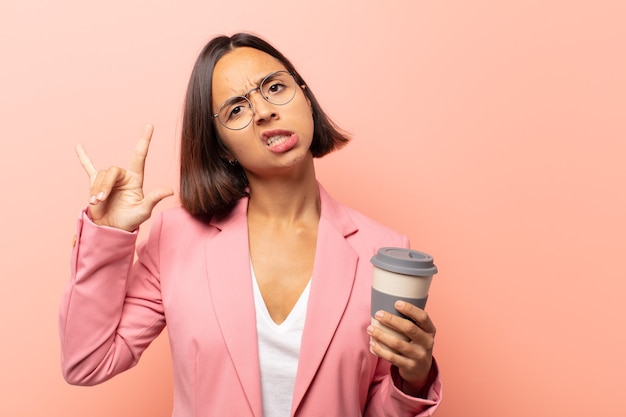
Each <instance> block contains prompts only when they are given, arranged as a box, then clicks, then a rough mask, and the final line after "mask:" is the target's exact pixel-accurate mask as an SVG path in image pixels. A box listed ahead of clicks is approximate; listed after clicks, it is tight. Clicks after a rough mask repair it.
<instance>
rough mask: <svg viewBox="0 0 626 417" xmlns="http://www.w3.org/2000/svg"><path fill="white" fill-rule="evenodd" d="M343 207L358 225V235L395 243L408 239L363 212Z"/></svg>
mask: <svg viewBox="0 0 626 417" xmlns="http://www.w3.org/2000/svg"><path fill="white" fill-rule="evenodd" d="M343 207H344V210H345V211H346V213H347V214H348V216H350V218H351V219H352V221H353V222H354V224H355V225H356V227H357V229H358V232H357V235H361V236H362V237H365V238H372V239H374V238H375V239H376V240H383V241H389V242H393V244H394V245H398V244H400V243H398V242H402V241H403V240H405V239H406V236H405V235H404V234H402V233H400V232H398V231H396V230H394V229H392V228H390V227H388V226H386V225H384V224H382V223H380V222H378V221H377V220H374V219H372V218H371V217H369V216H367V215H365V214H363V213H362V212H360V211H358V210H355V209H353V208H350V207H346V206H343Z"/></svg>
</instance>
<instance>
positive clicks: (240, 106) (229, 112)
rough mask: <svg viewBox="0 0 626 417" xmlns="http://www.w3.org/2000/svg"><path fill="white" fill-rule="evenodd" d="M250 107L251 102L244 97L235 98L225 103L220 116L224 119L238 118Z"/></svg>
mask: <svg viewBox="0 0 626 417" xmlns="http://www.w3.org/2000/svg"><path fill="white" fill-rule="evenodd" d="M249 107H250V104H249V103H248V101H247V100H246V99H244V98H243V97H237V98H233V99H232V100H229V102H227V103H225V104H224V106H223V108H222V111H220V117H222V118H223V120H233V119H236V118H238V117H241V116H242V115H243V114H245V113H246V109H247V108H249Z"/></svg>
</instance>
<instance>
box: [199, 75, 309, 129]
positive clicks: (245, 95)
mask: <svg viewBox="0 0 626 417" xmlns="http://www.w3.org/2000/svg"><path fill="white" fill-rule="evenodd" d="M281 72H285V73H287V74H289V75H290V76H291V78H292V79H293V82H294V84H295V87H296V90H294V93H293V96H291V98H290V99H289V100H287V101H286V102H284V103H283V104H276V103H272V102H271V101H269V99H268V98H267V97H265V95H264V94H263V90H261V86H263V84H264V83H265V82H266V81H267V80H268V79H269V78H270V77H272V76H274V75H276V74H278V73H281ZM297 87H299V85H298V81H297V80H296V76H295V75H294V74H293V72H291V71H288V70H278V71H274V72H270V73H269V74H267V75H266V76H265V77H263V79H262V80H261V82H260V83H259V85H258V86H257V87H254V88H251V89H250V90H248V91H247V92H246V93H245V94H244V95H240V96H232V97H229V98H227V99H226V100H224V101H223V102H222V104H220V105H219V107H218V108H217V113H215V114H213V115H212V116H211V120H215V119H216V118H217V120H218V121H219V122H220V124H221V125H222V126H224V127H225V128H226V129H228V130H243V129H245V128H246V127H248V126H250V123H252V120H254V115H255V110H254V105H253V104H252V101H250V99H249V98H248V96H250V94H252V93H253V92H254V91H257V90H258V91H259V94H261V97H263V100H265V101H266V102H268V103H270V104H272V105H274V106H284V105H287V104H289V103H291V102H292V101H293V99H294V98H295V97H296V94H297ZM235 98H243V99H244V100H246V101H247V102H248V104H249V105H250V106H249V108H250V109H252V117H250V120H249V121H248V123H246V124H245V125H244V126H242V127H238V128H232V127H228V126H226V123H224V122H223V121H222V119H220V117H219V111H220V109H221V108H222V106H224V104H226V103H227V102H229V101H231V100H233V99H235Z"/></svg>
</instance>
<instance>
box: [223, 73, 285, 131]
mask: <svg viewBox="0 0 626 417" xmlns="http://www.w3.org/2000/svg"><path fill="white" fill-rule="evenodd" d="M256 90H259V91H260V92H261V95H262V96H263V98H264V99H265V100H266V101H267V102H269V103H271V104H275V105H278V106H282V105H285V104H287V103H289V102H290V101H291V100H292V99H293V97H294V96H295V95H296V82H295V80H294V79H293V76H292V75H291V74H290V73H289V72H287V71H277V72H274V73H272V74H269V75H268V76H267V77H265V78H264V79H263V81H262V82H261V85H260V86H259V88H257V89H255V90H252V91H250V92H249V93H248V94H246V95H247V96H248V95H249V94H251V93H252V92H254V91H256ZM253 116H254V110H253V108H252V103H251V102H250V100H249V99H248V97H244V96H237V97H231V98H229V99H228V100H226V101H225V102H224V103H222V105H221V106H220V107H219V110H218V112H217V117H218V119H219V121H220V123H222V124H223V125H224V126H225V127H227V128H228V129H232V130H239V129H243V128H244V127H246V126H248V125H249V124H250V122H251V121H252V118H253Z"/></svg>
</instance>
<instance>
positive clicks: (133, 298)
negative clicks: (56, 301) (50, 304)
mask: <svg viewBox="0 0 626 417" xmlns="http://www.w3.org/2000/svg"><path fill="white" fill-rule="evenodd" d="M160 223H161V222H160V217H159V218H157V219H155V222H154V224H153V227H152V229H151V234H150V235H151V236H150V239H148V243H147V244H145V245H144V246H143V247H142V248H141V249H140V252H143V255H144V256H142V257H141V258H142V260H141V261H138V262H136V263H135V264H134V265H133V262H134V258H135V243H136V240H137V231H135V232H133V233H129V232H126V231H122V230H118V229H114V228H109V227H101V226H97V225H95V224H94V223H93V222H92V221H91V220H90V219H89V217H88V216H87V214H86V211H83V212H82V213H81V217H80V219H79V221H78V228H77V229H78V230H77V236H76V244H75V246H74V248H73V251H72V256H71V278H70V281H69V283H68V285H67V287H66V290H65V292H64V294H63V298H62V301H61V307H60V313H59V333H60V338H61V365H62V371H63V376H64V378H65V380H66V381H67V382H69V383H70V384H75V385H95V384H98V383H101V382H104V381H106V380H108V379H110V378H111V377H113V376H114V375H116V374H118V373H120V372H123V371H125V370H127V369H129V368H131V367H133V366H134V365H136V364H137V362H138V360H139V357H140V356H141V354H142V353H143V351H144V350H145V348H146V347H147V346H148V345H149V344H150V342H151V341H152V340H154V339H155V338H156V337H157V336H158V335H159V334H160V332H161V331H162V330H163V328H164V326H165V319H164V314H163V308H162V303H161V295H160V294H161V292H160V283H159V279H158V267H157V266H158V240H159V239H158V234H159V230H160Z"/></svg>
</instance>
